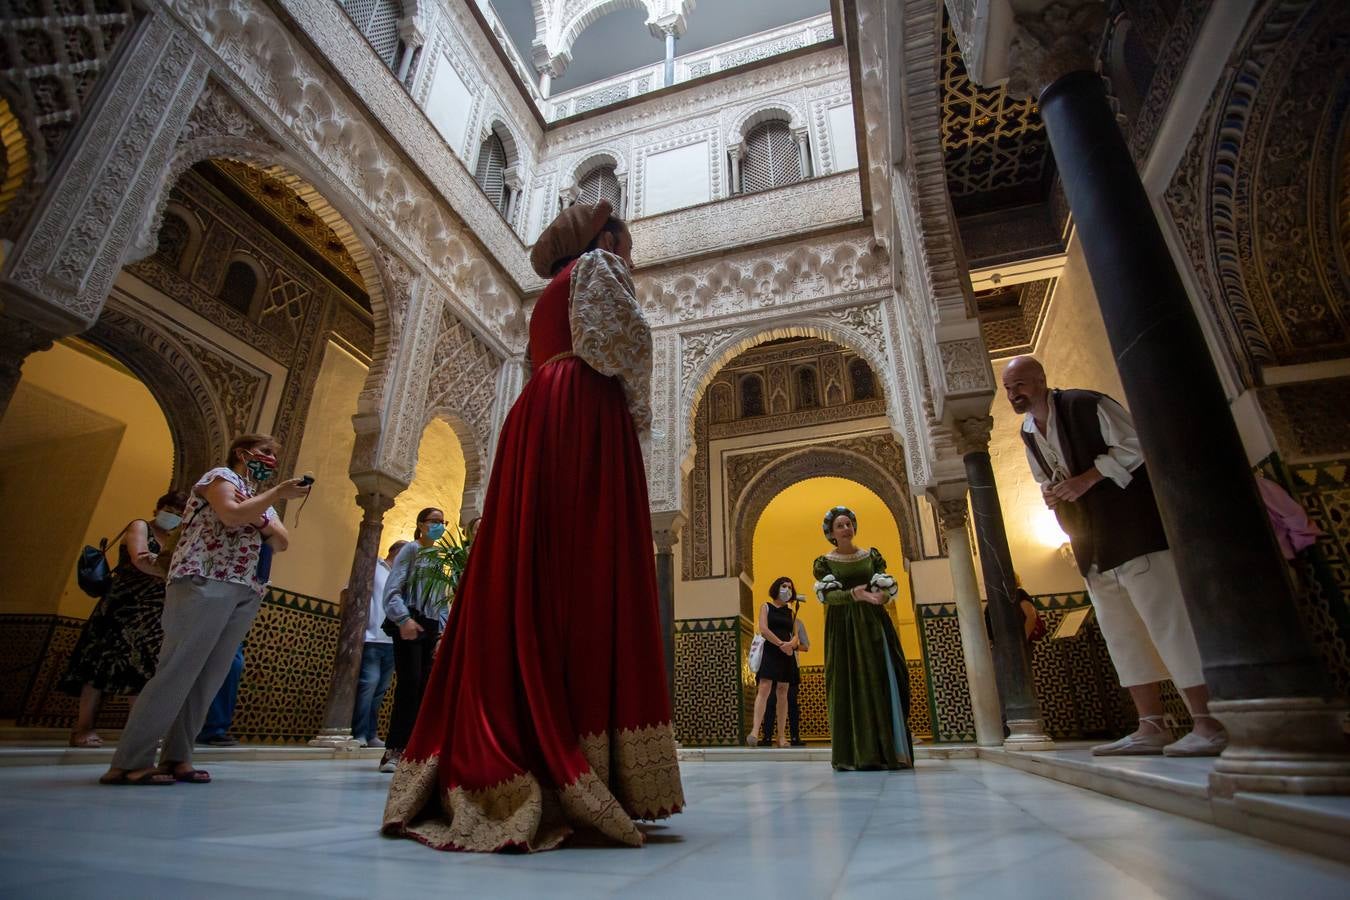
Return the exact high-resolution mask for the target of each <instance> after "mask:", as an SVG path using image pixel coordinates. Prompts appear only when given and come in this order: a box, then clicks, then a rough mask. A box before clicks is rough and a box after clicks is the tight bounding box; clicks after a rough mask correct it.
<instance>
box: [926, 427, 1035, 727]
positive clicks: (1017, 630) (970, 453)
mask: <svg viewBox="0 0 1350 900" xmlns="http://www.w3.org/2000/svg"><path fill="white" fill-rule="evenodd" d="M956 425H957V428H956V438H957V441H956V446H957V452H959V453H960V454H961V461H962V462H963V463H964V464H965V467H966V482H967V483H968V484H969V485H970V507H971V513H972V514H973V515H974V518H975V538H976V540H977V541H978V542H979V548H980V564H981V568H982V569H983V571H984V592H985V595H986V596H987V597H988V599H989V623H990V625H991V626H992V627H993V630H994V670H995V674H996V676H997V680H998V693H999V697H1000V698H1001V699H1002V700H1003V715H1004V716H1005V717H1006V718H1007V720H1008V732H1009V734H1008V737H1007V739H1006V740H1004V742H1003V746H1004V747H1005V748H1006V749H1009V750H1052V749H1054V746H1055V745H1054V742H1053V741H1052V740H1051V739H1050V736H1049V735H1047V734H1046V732H1045V722H1044V720H1043V719H1042V717H1041V704H1040V701H1039V700H1037V699H1036V686H1035V683H1034V681H1033V680H1032V677H1031V655H1030V652H1029V651H1028V650H1027V642H1026V637H1025V632H1024V631H1023V630H1022V627H1023V626H1022V613H1021V610H1020V608H1019V607H1018V606H1017V604H1016V594H1015V587H1016V585H1015V582H1014V580H1013V565H1012V552H1011V551H1010V550H1009V549H1008V535H1007V532H1006V531H1005V530H1004V526H1003V508H1002V505H1001V504H1000V503H999V499H998V486H997V485H995V483H994V466H993V464H992V463H991V462H990V460H989V432H990V430H991V429H992V428H993V425H994V419H993V417H992V416H978V417H973V418H969V419H962V420H961V421H959V422H957V423H956ZM948 552H951V545H950V544H949V545H948Z"/></svg>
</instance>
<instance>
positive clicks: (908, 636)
mask: <svg viewBox="0 0 1350 900" xmlns="http://www.w3.org/2000/svg"><path fill="white" fill-rule="evenodd" d="M837 505H843V506H847V507H849V508H850V509H852V510H853V511H854V512H855V513H857V516H858V522H859V530H858V537H857V542H858V546H860V547H876V548H877V550H879V551H881V555H882V556H883V557H885V558H886V563H887V565H888V567H889V568H890V571H891V573H892V574H893V575H895V576H896V580H897V581H898V582H899V583H900V594H899V596H897V597H896V598H895V602H894V603H892V604H891V605H890V606H889V607H888V609H890V610H892V613H893V616H894V617H895V620H896V623H897V627H898V629H899V632H900V640H901V643H902V644H903V645H904V648H905V656H906V657H907V658H909V659H919V658H920V652H919V636H918V631H917V630H916V628H915V624H914V604H913V600H912V599H911V596H910V589H909V578H908V576H907V575H906V573H905V570H904V555H903V554H902V553H901V546H900V531H899V529H898V528H897V527H896V524H895V517H894V516H893V515H892V514H891V512H890V511H889V510H887V508H886V505H885V504H884V503H883V502H882V500H881V498H880V497H878V496H877V495H876V494H874V493H872V492H871V491H869V490H868V489H867V488H865V487H863V486H862V485H860V484H857V483H855V482H852V481H847V480H845V479H843V478H811V479H807V480H806V481H801V482H798V483H797V484H794V485H792V486H791V487H789V488H787V489H786V490H785V491H783V492H782V493H781V494H779V495H778V496H777V497H775V498H774V499H773V500H772V501H771V502H770V503H769V505H768V506H767V507H766V508H765V510H764V514H763V516H761V517H760V520H759V524H758V525H757V527H756V528H755V538H754V570H755V581H754V595H755V609H756V611H758V610H759V607H760V606H761V605H762V604H763V603H764V602H766V601H767V600H768V590H769V586H770V585H771V584H773V581H774V579H775V578H777V577H778V576H780V575H787V576H788V577H790V578H791V579H792V580H793V581H794V582H796V585H797V592H798V593H799V594H802V595H803V596H805V597H806V602H805V603H803V604H802V605H801V612H800V615H801V617H802V621H803V622H804V623H805V625H806V630H807V634H808V635H809V636H810V638H811V650H810V651H808V652H806V653H804V654H802V656H801V663H802V665H808V666H813V665H822V664H823V663H824V661H825V657H824V652H823V651H824V646H825V644H824V636H825V607H824V606H822V605H821V604H820V602H819V601H818V600H816V597H815V593H814V592H813V591H812V585H813V584H814V582H815V578H814V577H813V576H812V574H811V565H812V563H813V562H814V561H815V559H816V557H817V556H820V555H822V554H824V553H828V552H829V551H830V550H831V549H833V548H832V547H831V546H830V544H829V543H828V542H826V540H825V536H824V535H823V534H822V533H821V528H820V526H821V520H822V518H823V517H824V515H825V510H827V509H829V508H830V507H831V506H837Z"/></svg>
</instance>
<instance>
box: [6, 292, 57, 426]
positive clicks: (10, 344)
mask: <svg viewBox="0 0 1350 900" xmlns="http://www.w3.org/2000/svg"><path fill="white" fill-rule="evenodd" d="M55 338H56V335H54V334H52V333H51V332H49V331H47V330H46V329H43V328H40V327H38V326H37V325H34V324H33V323H32V322H28V321H25V320H23V319H18V318H15V317H14V316H11V315H8V314H6V313H0V419H4V417H5V410H7V409H9V401H10V400H12V399H13V398H14V391H15V389H17V388H18V386H19V379H20V378H21V377H22V371H21V370H22V368H23V361H24V360H25V359H27V358H28V356H29V354H31V353H37V352H39V351H41V350H50V349H51V346H52V341H53V340H55Z"/></svg>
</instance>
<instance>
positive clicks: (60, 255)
mask: <svg viewBox="0 0 1350 900" xmlns="http://www.w3.org/2000/svg"><path fill="white" fill-rule="evenodd" d="M205 73H206V65H205V63H204V62H203V61H202V60H200V59H199V58H198V57H197V55H196V53H195V52H194V49H193V42H192V40H191V39H190V38H189V37H188V36H187V35H185V34H183V33H181V32H179V31H177V30H176V29H175V28H174V27H173V26H172V25H171V24H170V22H169V21H168V20H167V19H166V17H164V16H162V15H157V16H154V17H152V18H151V20H150V21H149V22H147V23H146V24H145V25H144V26H143V27H142V28H140V29H139V31H138V32H137V35H136V37H135V38H134V39H133V41H132V42H131V43H130V44H129V45H128V47H127V48H126V51H125V56H124V62H123V64H122V65H120V66H119V67H117V69H116V70H115V72H114V74H113V75H112V76H110V77H112V78H114V79H115V80H116V82H117V83H116V84H113V85H110V86H109V88H108V90H107V91H106V92H104V96H105V97H106V98H107V102H105V103H103V104H102V105H100V106H98V107H97V108H96V110H95V112H94V113H93V114H92V117H86V122H85V126H84V129H83V131H82V134H83V135H84V139H83V140H82V141H81V142H80V143H79V144H78V145H76V146H74V147H73V148H72V151H71V154H70V156H69V157H68V164H67V165H66V168H65V169H64V175H63V177H62V178H61V180H60V183H59V185H57V186H56V188H55V190H54V192H53V193H52V194H50V195H49V196H48V199H47V201H46V202H45V203H44V206H43V207H42V209H40V210H39V212H38V213H37V217H38V218H37V220H36V222H35V223H34V224H33V225H32V226H30V228H29V230H28V232H27V233H26V234H25V236H24V237H23V238H22V239H21V240H20V242H19V243H18V244H17V245H16V246H15V248H14V249H13V251H12V252H11V253H10V254H8V256H7V258H6V260H5V264H4V274H5V276H6V277H7V279H8V280H9V281H10V282H11V283H12V284H13V285H15V286H17V287H18V288H19V289H20V290H22V291H23V292H25V293H26V294H27V295H28V296H29V297H32V298H36V299H38V300H39V301H41V302H42V303H43V304H44V305H43V307H42V310H43V312H44V313H45V314H46V315H48V316H53V317H55V316H58V315H61V316H63V317H64V318H65V319H66V321H68V322H69V321H74V322H79V323H82V324H88V323H90V322H92V321H93V319H94V318H95V317H96V316H97V314H98V310H99V307H100V306H102V304H103V302H104V300H105V299H106V297H107V296H108V291H109V290H110V288H111V287H112V280H113V277H114V276H115V275H116V273H117V269H118V267H119V266H120V264H121V260H122V258H123V256H124V254H125V253H126V252H127V249H128V245H129V243H130V241H131V239H132V237H133V235H134V233H135V230H136V228H137V227H138V226H139V224H140V222H141V220H142V215H143V213H142V211H143V209H144V208H145V206H146V203H147V201H148V200H149V198H150V196H151V194H152V193H153V190H154V188H153V185H154V182H155V180H156V177H157V176H158V174H159V173H161V172H163V171H164V168H165V166H166V165H167V162H168V157H169V154H170V152H171V150H172V147H173V143H174V139H175V136H176V135H177V134H178V132H179V131H180V130H181V128H182V125H183V123H184V122H185V121H186V120H187V117H188V112H189V111H190V110H191V108H192V105H193V103H194V102H195V100H196V97H197V94H198V92H199V91H200V90H201V85H202V83H203V80H204V78H205ZM58 311H59V312H58Z"/></svg>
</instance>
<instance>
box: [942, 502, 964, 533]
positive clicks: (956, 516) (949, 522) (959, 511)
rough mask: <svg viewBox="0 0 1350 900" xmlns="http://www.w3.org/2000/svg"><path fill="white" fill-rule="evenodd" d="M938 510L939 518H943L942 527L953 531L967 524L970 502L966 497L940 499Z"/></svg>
mask: <svg viewBox="0 0 1350 900" xmlns="http://www.w3.org/2000/svg"><path fill="white" fill-rule="evenodd" d="M937 510H938V518H939V519H941V520H942V527H943V528H945V529H947V530H948V531H953V530H955V529H958V528H960V527H961V526H963V525H965V524H966V518H967V516H968V514H969V504H968V503H967V502H966V498H965V497H961V498H960V499H958V500H939V501H938V504H937Z"/></svg>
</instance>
